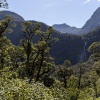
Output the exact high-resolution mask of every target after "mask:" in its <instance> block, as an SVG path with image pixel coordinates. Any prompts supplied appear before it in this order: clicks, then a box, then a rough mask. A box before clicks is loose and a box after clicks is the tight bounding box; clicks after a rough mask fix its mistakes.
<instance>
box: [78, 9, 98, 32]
mask: <svg viewBox="0 0 100 100" xmlns="http://www.w3.org/2000/svg"><path fill="white" fill-rule="evenodd" d="M98 26H100V7H99V8H97V9H96V10H95V12H94V13H93V14H92V16H91V18H90V19H89V20H88V21H87V22H86V24H85V25H84V26H83V27H82V29H81V30H80V32H79V33H81V34H84V33H88V32H89V31H91V30H93V29H95V28H96V27H98Z"/></svg>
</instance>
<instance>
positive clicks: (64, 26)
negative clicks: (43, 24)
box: [52, 23, 81, 34]
mask: <svg viewBox="0 0 100 100" xmlns="http://www.w3.org/2000/svg"><path fill="white" fill-rule="evenodd" d="M52 27H53V28H54V29H55V30H57V31H59V32H61V33H70V34H77V33H78V32H79V31H80V30H81V28H76V27H71V26H69V25H67V24H65V23H64V24H54V25H53V26H52Z"/></svg>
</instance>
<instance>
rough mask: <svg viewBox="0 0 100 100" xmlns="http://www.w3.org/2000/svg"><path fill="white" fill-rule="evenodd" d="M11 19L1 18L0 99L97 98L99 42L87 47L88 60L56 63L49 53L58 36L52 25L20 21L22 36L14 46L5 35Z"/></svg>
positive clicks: (82, 99) (98, 94)
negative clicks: (55, 35) (44, 27)
mask: <svg viewBox="0 0 100 100" xmlns="http://www.w3.org/2000/svg"><path fill="white" fill-rule="evenodd" d="M10 21H11V18H10V17H6V18H5V19H4V20H2V21H1V22H0V99H1V100H100V84H99V83H100V59H99V58H100V42H94V43H93V44H92V45H90V47H89V48H88V51H89V52H91V56H90V58H89V59H88V61H87V62H84V63H83V62H80V63H78V64H76V65H71V62H70V61H68V60H65V61H64V63H63V64H62V65H61V64H60V65H55V63H54V59H53V58H52V57H51V56H50V54H49V53H50V48H51V45H52V44H53V43H55V42H57V40H58V39H56V38H52V37H51V34H53V32H54V30H53V29H52V28H51V27H48V28H47V30H46V31H42V30H41V25H40V24H39V23H35V24H34V23H32V22H23V23H22V32H23V39H22V40H21V41H20V45H18V46H15V45H13V44H12V43H11V41H10V40H9V39H8V38H7V37H6V36H5V32H6V33H7V32H11V30H9V29H8V26H9V22H10ZM12 26H13V27H15V24H13V25H12ZM35 36H37V42H34V41H33V40H34V37H35Z"/></svg>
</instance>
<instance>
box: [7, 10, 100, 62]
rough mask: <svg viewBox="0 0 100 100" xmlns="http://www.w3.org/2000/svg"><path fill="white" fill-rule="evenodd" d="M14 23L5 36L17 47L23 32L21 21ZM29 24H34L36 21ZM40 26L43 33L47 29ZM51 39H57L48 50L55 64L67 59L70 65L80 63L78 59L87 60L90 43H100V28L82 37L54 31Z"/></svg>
mask: <svg viewBox="0 0 100 100" xmlns="http://www.w3.org/2000/svg"><path fill="white" fill-rule="evenodd" d="M10 13H11V12H10ZM13 14H14V13H13ZM15 15H16V14H15ZM14 22H16V24H17V27H16V28H13V33H11V34H6V36H7V37H8V38H9V39H10V40H11V42H12V43H13V44H15V45H18V44H19V42H20V40H21V39H22V38H23V32H22V30H21V29H22V27H21V24H22V23H23V21H22V20H21V21H14ZM31 22H32V23H35V22H37V21H31ZM40 23H41V22H40ZM41 26H42V30H43V31H45V30H46V29H47V27H48V26H47V25H46V24H44V23H41ZM51 38H58V39H59V41H58V42H56V43H54V44H53V45H52V46H51V49H50V55H51V56H52V57H54V59H55V63H56V64H62V63H63V62H64V60H66V59H67V60H70V61H71V62H72V64H76V63H78V62H79V61H80V59H81V60H83V61H85V60H87V59H88V57H89V53H88V51H87V48H88V47H89V46H90V45H91V43H93V42H95V41H100V28H99V27H98V28H96V29H95V30H93V31H91V32H89V33H88V34H84V35H82V36H78V35H74V34H61V33H60V32H57V31H55V32H54V33H53V34H52V36H51ZM36 41H37V37H36V36H35V37H34V39H33V42H36ZM83 54H85V56H84V58H82V56H83Z"/></svg>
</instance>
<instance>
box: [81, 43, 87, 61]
mask: <svg viewBox="0 0 100 100" xmlns="http://www.w3.org/2000/svg"><path fill="white" fill-rule="evenodd" d="M86 45H87V42H84V48H83V52H82V54H81V57H80V62H84V59H85V55H86Z"/></svg>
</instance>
